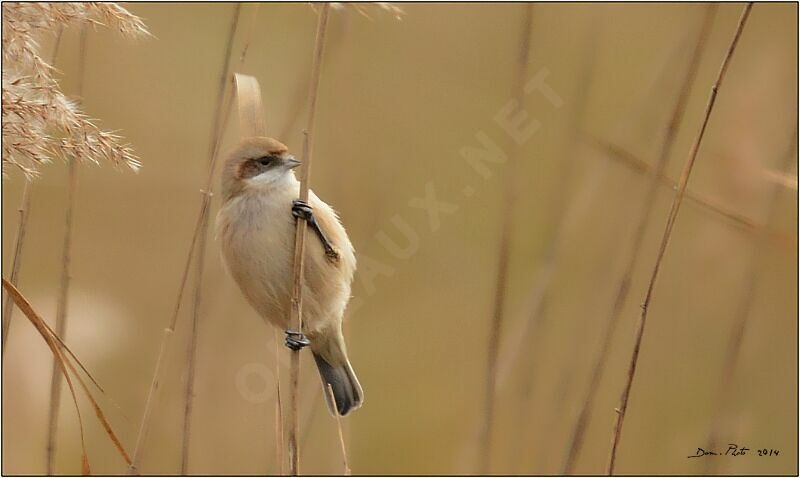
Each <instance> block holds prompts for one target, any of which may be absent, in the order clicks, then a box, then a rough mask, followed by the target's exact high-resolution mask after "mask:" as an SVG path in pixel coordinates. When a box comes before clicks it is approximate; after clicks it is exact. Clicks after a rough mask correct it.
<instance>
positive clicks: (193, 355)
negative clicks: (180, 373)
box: [180, 3, 244, 475]
mask: <svg viewBox="0 0 800 478" xmlns="http://www.w3.org/2000/svg"><path fill="white" fill-rule="evenodd" d="M241 8H242V4H241V3H237V4H236V7H235V8H234V11H233V19H232V21H231V27H230V33H229V34H228V42H227V46H226V48H225V55H224V58H223V62H222V73H221V74H220V78H219V87H218V90H217V101H216V106H215V109H214V116H213V118H214V121H213V124H212V128H211V136H210V141H209V144H208V164H209V168H210V167H211V163H212V162H213V160H214V152H215V151H217V147H218V144H219V143H220V142H221V141H222V122H221V120H222V108H223V106H224V103H225V91H226V88H225V87H226V85H227V84H228V81H229V77H230V75H229V70H230V60H231V53H232V52H233V41H234V38H235V37H236V30H237V26H238V24H239V15H240V13H241ZM240 60H241V61H244V54H243V55H242V57H241V58H240ZM209 213H210V210H209V208H206V209H205V211H204V214H203V218H202V223H201V225H200V231H199V234H200V238H199V241H198V246H197V266H196V267H195V277H194V299H193V301H192V311H191V322H190V333H189V357H188V366H187V378H186V392H185V405H184V411H183V435H182V440H181V472H180V473H181V475H187V474H188V470H189V447H190V445H191V426H192V412H193V410H194V385H195V372H196V363H197V329H198V320H199V314H200V304H201V301H202V290H203V272H204V270H205V252H206V242H207V240H208V223H209Z"/></svg>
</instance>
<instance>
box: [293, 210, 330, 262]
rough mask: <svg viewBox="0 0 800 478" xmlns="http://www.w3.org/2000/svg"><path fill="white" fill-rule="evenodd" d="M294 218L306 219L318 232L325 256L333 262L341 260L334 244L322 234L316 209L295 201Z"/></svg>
mask: <svg viewBox="0 0 800 478" xmlns="http://www.w3.org/2000/svg"><path fill="white" fill-rule="evenodd" d="M292 216H294V217H296V218H298V219H305V220H306V222H308V225H309V226H311V228H312V229H314V231H316V233H317V235H318V236H319V239H320V241H322V247H323V249H325V256H327V257H328V259H329V260H330V261H331V262H337V261H338V260H339V252H338V251H337V250H336V248H335V247H333V244H331V241H329V240H328V237H327V236H326V235H325V233H324V232H322V228H321V227H319V223H318V222H317V219H316V218H315V217H314V209H313V208H312V207H311V206H310V205H309V204H308V203H307V202H305V201H303V200H302V199H295V200H294V201H292Z"/></svg>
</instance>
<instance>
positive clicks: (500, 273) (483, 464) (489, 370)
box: [478, 3, 533, 475]
mask: <svg viewBox="0 0 800 478" xmlns="http://www.w3.org/2000/svg"><path fill="white" fill-rule="evenodd" d="M522 7H523V8H524V12H523V15H522V25H521V30H520V35H521V37H520V49H519V53H518V55H519V56H518V58H517V68H516V72H515V75H514V84H513V86H512V96H513V97H514V99H515V100H516V102H517V103H516V104H517V105H518V106H519V107H521V106H522V105H523V104H524V101H525V93H524V91H523V85H524V82H525V79H526V76H527V70H528V57H529V55H530V45H531V38H530V37H531V23H532V22H533V4H531V3H526V4H524V5H522ZM512 156H514V155H512ZM517 161H518V159H517V158H515V157H510V161H509V166H508V170H507V171H506V185H505V198H504V200H503V202H502V210H503V216H502V224H501V226H500V227H501V230H500V244H499V250H498V262H497V276H496V282H495V291H494V310H493V313H492V319H491V323H490V328H489V343H488V347H487V357H486V364H487V367H486V389H485V399H484V403H485V408H484V414H483V425H482V428H481V435H480V448H479V455H480V456H479V460H480V463H479V467H478V470H479V474H481V475H486V474H488V473H489V469H490V466H491V452H492V450H491V446H492V431H493V429H494V427H493V425H494V408H495V404H494V402H495V395H496V392H497V390H496V389H497V386H496V382H497V357H498V354H499V351H500V337H502V332H503V330H502V329H503V321H504V318H505V296H506V288H507V285H508V257H509V253H510V249H511V233H512V225H513V224H512V221H513V219H514V211H513V210H514V202H515V201H516V191H515V180H516V163H517Z"/></svg>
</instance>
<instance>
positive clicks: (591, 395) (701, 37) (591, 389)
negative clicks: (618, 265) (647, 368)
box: [562, 4, 717, 475]
mask: <svg viewBox="0 0 800 478" xmlns="http://www.w3.org/2000/svg"><path fill="white" fill-rule="evenodd" d="M716 10H717V5H715V4H710V5H708V6H707V7H706V12H705V15H704V17H703V22H702V26H701V28H700V32H699V33H698V35H697V42H696V43H695V46H694V51H693V53H692V57H691V58H690V60H689V65H688V67H687V68H686V74H685V76H684V78H683V84H682V85H681V87H680V90H679V92H678V98H677V100H676V101H675V107H674V109H673V111H672V116H671V117H670V120H669V122H668V124H667V128H666V131H665V133H664V138H663V141H662V143H661V149H660V153H659V155H658V158H657V159H656V163H655V167H653V168H651V169H650V172H649V183H648V185H647V189H646V191H645V194H644V198H643V201H642V203H641V208H640V210H639V214H638V216H637V218H636V223H635V224H636V225H635V226H634V233H633V238H632V245H631V248H630V249H629V250H628V251H629V253H628V257H627V258H626V259H625V268H624V269H623V270H624V272H623V273H622V276H621V277H620V279H619V283H618V285H617V293H616V297H615V299H614V303H613V306H612V308H611V311H610V314H609V315H608V318H607V320H606V322H605V330H604V332H603V336H602V338H601V340H600V349H599V350H598V352H597V355H596V356H595V357H594V360H593V361H592V366H591V372H590V374H589V377H590V378H589V384H588V386H587V388H586V392H585V393H584V396H583V398H582V400H580V403H581V409H580V412H579V414H578V417H577V419H576V421H575V423H574V424H573V426H572V432H571V439H570V445H569V450H568V452H567V456H566V461H565V463H564V468H563V471H562V473H563V474H565V475H569V474H572V473H573V469H574V467H575V464H576V462H577V460H578V457H579V455H580V452H581V448H582V446H583V439H584V434H585V432H586V427H587V425H588V424H589V421H590V420H591V413H592V409H593V407H594V401H595V398H596V397H597V392H598V390H599V386H600V381H601V380H602V377H603V371H604V370H605V366H606V362H607V360H608V355H609V352H610V351H611V343H612V341H613V339H614V333H615V332H616V330H617V324H618V323H619V317H620V314H621V313H622V307H623V305H625V303H626V300H627V298H628V292H629V291H630V286H631V281H632V279H633V272H634V271H635V270H636V265H637V263H638V261H639V254H640V252H641V250H642V245H643V244H644V237H645V233H646V232H647V225H648V224H649V222H650V218H651V217H652V215H653V211H654V210H655V203H656V197H657V195H658V190H659V184H660V178H661V177H662V176H663V175H664V171H665V169H666V167H667V163H668V162H669V158H670V155H671V154H672V147H673V146H674V144H675V138H676V137H677V134H678V130H679V128H680V125H681V123H682V121H683V116H684V113H685V111H686V105H687V103H688V101H689V93H690V92H691V90H692V86H693V85H694V80H695V78H696V76H697V69H698V67H699V65H700V58H701V57H702V55H703V50H704V49H705V46H706V40H707V39H708V35H709V32H710V31H711V26H712V25H713V23H714V15H715V14H716Z"/></svg>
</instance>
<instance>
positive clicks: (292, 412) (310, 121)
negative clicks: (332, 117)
mask: <svg viewBox="0 0 800 478" xmlns="http://www.w3.org/2000/svg"><path fill="white" fill-rule="evenodd" d="M329 13H330V4H329V3H324V4H323V5H322V9H321V11H320V13H319V19H318V22H317V34H316V40H315V42H314V56H313V63H312V66H311V83H310V88H309V92H308V118H307V121H306V129H305V131H304V138H303V157H302V164H303V166H302V168H301V170H300V200H301V201H308V182H309V179H310V177H311V158H312V142H311V139H312V135H313V132H314V119H315V117H316V112H317V96H318V92H319V83H320V77H321V74H322V58H323V54H324V52H325V33H326V32H327V28H328V16H329ZM296 229H297V233H296V234H295V241H294V270H293V275H292V301H291V311H290V317H289V324H290V326H291V327H293V328H294V330H297V331H298V332H302V331H303V315H302V314H303V295H302V279H303V264H304V258H305V242H306V221H305V219H302V218H301V219H298V221H297V227H296ZM290 355H291V361H290V365H289V413H288V419H289V436H288V440H287V441H288V447H287V448H288V451H289V453H288V455H289V474H290V475H292V476H298V475H299V474H300V450H299V449H298V446H297V440H298V435H299V432H300V421H299V414H298V409H297V408H298V407H297V405H298V396H297V385H298V381H299V379H300V350H292V351H291V352H290Z"/></svg>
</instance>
